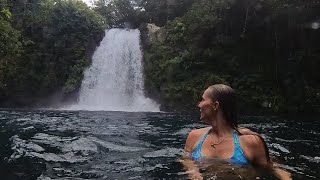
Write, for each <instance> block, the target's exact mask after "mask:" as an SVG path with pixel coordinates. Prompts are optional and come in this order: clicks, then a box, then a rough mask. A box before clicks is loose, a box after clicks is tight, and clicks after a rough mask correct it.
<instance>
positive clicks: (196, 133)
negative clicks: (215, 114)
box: [189, 127, 211, 137]
mask: <svg viewBox="0 0 320 180" xmlns="http://www.w3.org/2000/svg"><path fill="white" fill-rule="evenodd" d="M210 128H211V127H205V128H200V129H194V130H192V131H191V132H190V133H189V136H195V137H198V136H202V135H203V134H204V133H206V132H208V131H209V129H210Z"/></svg>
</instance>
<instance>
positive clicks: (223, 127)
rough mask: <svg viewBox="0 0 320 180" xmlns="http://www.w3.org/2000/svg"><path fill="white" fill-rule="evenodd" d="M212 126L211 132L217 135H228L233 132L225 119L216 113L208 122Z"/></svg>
mask: <svg viewBox="0 0 320 180" xmlns="http://www.w3.org/2000/svg"><path fill="white" fill-rule="evenodd" d="M210 125H211V127H212V132H213V133H214V134H216V135H217V137H225V136H230V135H231V134H232V133H233V130H234V129H233V128H232V127H231V126H230V125H229V124H228V123H227V121H226V119H225V118H224V117H223V116H222V115H221V113H218V114H217V115H216V117H214V119H212V120H211V123H210Z"/></svg>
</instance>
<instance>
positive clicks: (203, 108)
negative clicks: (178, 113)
mask: <svg viewBox="0 0 320 180" xmlns="http://www.w3.org/2000/svg"><path fill="white" fill-rule="evenodd" d="M210 94H211V90H210V89H207V90H205V91H204V93H203V95H202V100H201V102H200V103H199V105H198V107H199V108H200V114H201V115H200V119H202V120H204V121H205V122H209V120H210V119H211V118H212V116H213V113H214V108H215V107H214V102H212V99H211V98H210Z"/></svg>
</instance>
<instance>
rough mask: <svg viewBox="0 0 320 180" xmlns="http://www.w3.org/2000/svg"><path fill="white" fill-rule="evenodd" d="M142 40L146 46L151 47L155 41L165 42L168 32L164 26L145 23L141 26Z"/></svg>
mask: <svg viewBox="0 0 320 180" xmlns="http://www.w3.org/2000/svg"><path fill="white" fill-rule="evenodd" d="M139 29H140V31H141V41H142V45H143V47H144V48H149V47H150V46H151V45H152V44H153V43H155V42H161V43H162V42H164V41H165V39H166V32H165V29H164V28H163V27H159V26H156V25H155V24H149V23H148V24H143V25H141V26H140V28H139Z"/></svg>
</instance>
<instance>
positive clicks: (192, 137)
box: [179, 131, 203, 180]
mask: <svg viewBox="0 0 320 180" xmlns="http://www.w3.org/2000/svg"><path fill="white" fill-rule="evenodd" d="M196 136H197V133H196V131H191V132H190V133H189V135H188V138H187V140H186V144H185V147H184V151H185V154H184V155H183V156H182V157H181V158H180V159H179V162H181V164H182V165H183V167H184V169H185V170H186V173H188V175H189V178H190V179H194V180H198V179H199V180H202V179H203V177H202V175H201V173H200V171H199V168H198V166H197V165H196V164H195V163H194V162H193V161H192V159H191V158H190V157H191V153H192V152H193V146H194V144H195V141H196Z"/></svg>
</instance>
